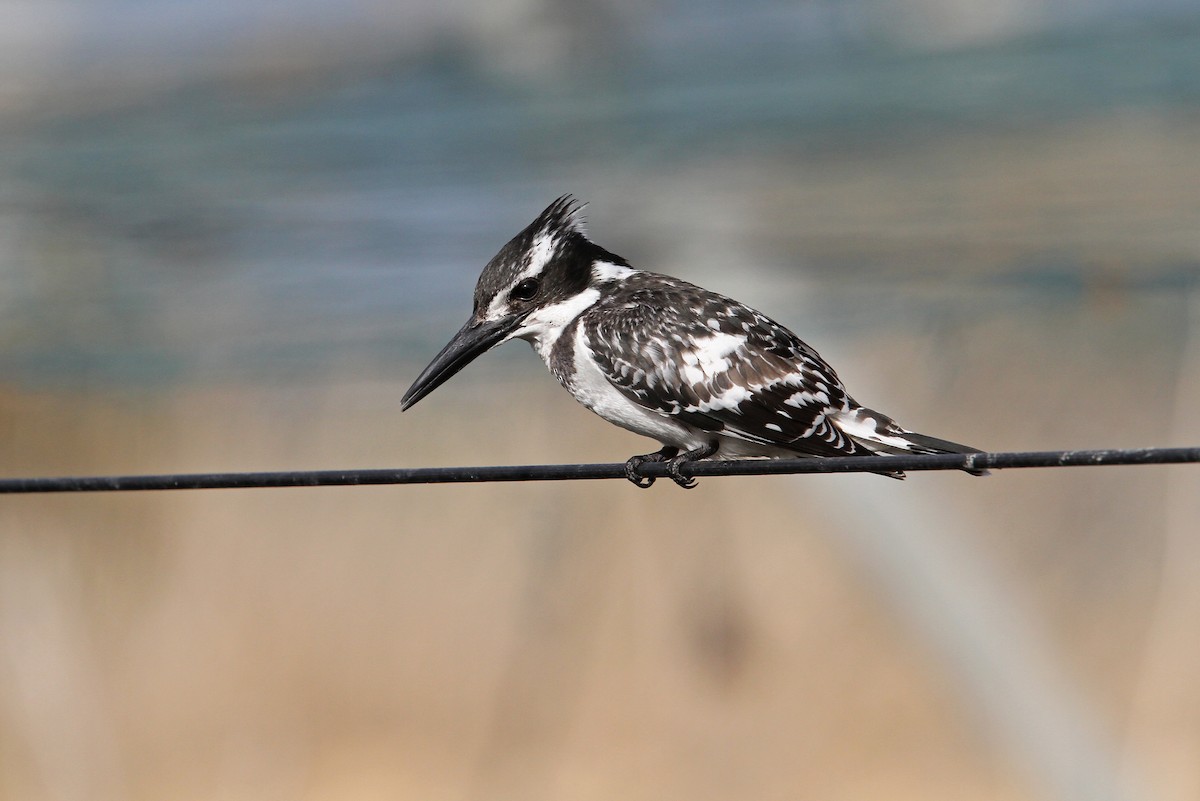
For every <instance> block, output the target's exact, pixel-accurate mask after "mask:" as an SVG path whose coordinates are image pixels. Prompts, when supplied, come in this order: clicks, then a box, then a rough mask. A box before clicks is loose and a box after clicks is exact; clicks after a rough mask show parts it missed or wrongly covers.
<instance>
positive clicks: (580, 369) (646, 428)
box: [564, 325, 707, 450]
mask: <svg viewBox="0 0 1200 801" xmlns="http://www.w3.org/2000/svg"><path fill="white" fill-rule="evenodd" d="M571 347H572V349H573V351H574V354H573V355H574V363H575V373H574V375H573V376H571V377H570V381H569V383H567V382H565V383H564V385H565V386H566V387H567V389H568V390H570V392H571V394H572V395H574V396H575V400H577V401H579V402H580V403H582V404H583V405H584V406H586V407H587V408H589V409H591V410H592V411H593V412H595V413H596V414H598V415H600V416H601V417H603V418H604V419H605V420H607V421H608V422H610V423H613V424H615V425H618V426H620V427H621V428H624V429H627V430H629V431H633V432H635V433H637V434H642V435H644V436H647V437H653V438H654V439H656V440H658V441H659V442H661V443H662V444H663V445H673V446H675V447H677V448H683V449H685V450H690V449H692V448H696V447H699V446H700V445H701V444H703V443H704V442H705V441H706V439H707V437H703V436H697V434H698V433H700V432H696V431H695V430H694V429H692V428H691V427H690V426H687V425H684V424H683V423H681V422H679V421H678V420H674V419H672V418H670V417H667V416H666V415H663V414H659V413H658V412H654V411H651V410H649V409H646V408H645V407H643V406H639V405H638V404H637V403H634V402H633V401H631V400H630V399H629V398H627V397H625V396H624V395H623V394H621V392H620V390H618V389H617V388H616V387H614V386H613V385H612V384H610V383H609V381H608V378H606V377H605V375H604V373H603V372H602V371H601V370H600V368H599V367H597V366H596V363H595V361H593V360H592V359H591V358H590V352H591V348H590V347H589V346H588V340H587V331H586V330H585V329H584V327H583V326H582V325H580V326H578V327H577V328H576V329H575V336H574V338H573V341H572V343H571Z"/></svg>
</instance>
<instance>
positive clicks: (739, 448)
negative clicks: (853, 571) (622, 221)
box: [402, 195, 982, 488]
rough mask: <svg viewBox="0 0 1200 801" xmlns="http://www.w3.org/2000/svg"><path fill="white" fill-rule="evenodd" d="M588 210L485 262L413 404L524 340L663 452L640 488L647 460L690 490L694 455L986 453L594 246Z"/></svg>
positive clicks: (585, 399)
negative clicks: (908, 422)
mask: <svg viewBox="0 0 1200 801" xmlns="http://www.w3.org/2000/svg"><path fill="white" fill-rule="evenodd" d="M581 208H582V207H581V204H579V203H578V202H577V201H576V200H575V199H574V198H572V197H571V196H570V195H564V196H562V197H560V198H558V199H557V200H555V201H554V202H553V203H551V204H550V205H549V206H548V207H547V208H546V210H545V211H543V212H542V213H541V214H540V215H538V217H537V219H536V220H534V221H533V222H532V223H530V224H529V226H528V227H526V228H525V230H523V231H521V233H519V234H517V235H516V236H515V237H513V239H512V240H511V241H510V242H509V243H508V244H507V245H505V246H504V247H503V248H501V249H500V252H499V253H497V254H496V256H495V258H493V259H492V260H491V261H490V262H488V264H487V266H486V267H484V268H483V273H482V274H481V275H480V276H479V282H478V283H477V284H476V286H475V304H474V308H473V310H472V313H471V317H470V319H469V320H467V323H466V325H464V326H463V327H462V328H461V329H460V330H459V332H458V333H457V334H455V335H454V338H453V339H451V340H450V342H449V343H448V344H447V345H446V347H445V348H443V349H442V351H441V352H440V353H439V354H438V355H437V356H435V357H434V359H433V361H432V362H430V363H429V366H428V367H426V368H425V370H424V371H423V372H422V373H421V375H420V376H418V377H417V380H416V381H414V382H413V385H412V386H411V387H409V389H408V392H406V393H405V394H404V398H403V400H402V406H403V408H404V409H407V408H409V407H410V406H412V405H413V404H415V403H416V402H417V401H419V400H421V398H424V397H425V396H426V395H428V394H429V393H430V392H432V391H433V390H434V389H436V388H437V387H438V386H440V385H441V384H442V383H443V382H445V381H446V380H447V379H449V378H450V377H451V376H453V375H454V374H455V373H457V372H458V371H459V370H461V369H462V368H463V367H465V366H466V365H467V364H469V363H470V362H471V361H472V360H473V359H475V357H477V356H479V355H481V354H483V353H485V352H486V351H488V350H490V349H492V348H493V347H495V346H496V345H499V344H500V343H502V342H507V341H508V340H510V339H524V340H526V341H528V342H529V343H530V344H532V345H533V348H534V350H536V351H537V352H538V355H539V356H541V357H542V361H544V362H545V363H546V366H547V367H548V368H549V369H550V372H551V373H553V374H554V377H555V378H557V379H558V380H559V382H560V383H561V384H562V385H563V386H564V387H566V389H567V391H568V392H570V393H571V394H572V395H574V396H575V399H576V400H578V401H579V402H580V403H582V404H583V405H584V406H586V407H587V408H589V409H591V410H592V411H593V412H595V413H596V414H598V415H600V416H601V417H603V418H604V419H605V420H608V421H609V422H610V423H615V424H616V425H618V426H621V427H622V428H626V429H628V430H630V431H633V432H636V433H638V434H643V435H645V436H647V437H652V438H654V439H656V440H658V442H659V443H661V444H662V446H663V447H662V448H661V449H660V450H658V451H655V452H654V453H650V454H646V455H644V456H634V457H632V458H630V459H629V460H628V461H627V462H626V463H625V474H626V476H627V477H628V478H629V480H630V481H632V482H633V483H634V484H636V485H637V486H639V487H648V486H650V485H651V484H653V483H654V479H653V478H652V477H649V476H642V475H640V474H639V473H638V468H639V467H640V465H642V464H643V463H644V462H663V461H665V462H667V466H668V470H667V472H668V475H669V476H671V478H672V479H674V480H675V482H676V483H677V484H679V485H680V486H681V487H685V488H690V487H692V486H694V485H695V479H693V478H691V477H687V476H683V475H681V474H680V470H679V469H680V466H681V465H683V464H684V463H686V462H690V461H694V460H697V459H708V458H718V459H742V458H752V457H796V456H816V457H828V456H855V455H869V454H903V453H978V452H979V451H977V450H976V449H975V448H970V447H967V446H966V445H959V444H957V443H954V442H947V441H946V440H943V439H937V438H935V437H930V436H926V435H925V434H917V433H915V432H913V431H908V430H907V429H904V428H901V427H900V426H899V425H897V424H896V422H895V421H894V420H892V419H891V418H890V417H887V416H886V415H883V414H880V413H879V412H876V411H873V410H871V409H868V408H866V407H864V406H860V405H859V404H858V403H857V402H856V401H855V400H854V399H853V398H851V397H850V395H848V394H847V393H846V390H845V388H844V387H843V386H842V382H841V381H840V380H839V379H838V377H837V373H835V372H834V370H833V368H832V367H830V366H829V364H827V363H826V362H825V360H824V359H822V358H821V357H820V356H819V355H818V354H817V352H816V351H815V350H813V349H812V348H811V347H809V346H808V345H807V344H805V343H804V342H802V341H801V340H800V339H799V337H797V336H796V335H795V334H793V333H792V332H791V331H789V330H788V329H786V328H784V327H783V326H782V325H780V324H779V323H777V322H775V321H774V320H772V319H770V318H769V317H767V316H766V315H764V314H762V313H761V312H757V311H755V310H754V309H751V308H750V307H749V306H746V305H744V304H742V303H739V302H737V301H736V300H732V299H731V298H727V297H724V296H722V295H718V294H717V293H715V292H709V291H708V290H707V289H702V288H700V287H698V286H695V285H694V284H689V283H688V282H686V281H681V280H679V279H678V278H672V277H670V276H667V275H659V274H657V273H652V272H647V271H644V270H638V269H635V268H634V267H632V266H630V264H629V262H627V261H625V260H624V259H623V258H621V257H620V256H617V255H615V254H613V253H610V252H609V251H607V250H605V249H604V248H602V247H600V246H599V245H597V244H595V243H594V242H592V241H591V240H589V239H588V238H587V236H586V234H585V232H584V226H583V220H582V217H581V215H580V211H581ZM970 472H976V473H981V472H982V471H970ZM884 475H890V476H893V477H895V478H903V477H904V474H903V473H901V472H899V471H892V472H886V473H884Z"/></svg>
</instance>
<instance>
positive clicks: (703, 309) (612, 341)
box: [583, 273, 866, 456]
mask: <svg viewBox="0 0 1200 801" xmlns="http://www.w3.org/2000/svg"><path fill="white" fill-rule="evenodd" d="M583 324H584V325H585V326H586V334H587V337H588V341H589V343H590V345H591V347H592V349H593V350H594V354H595V358H596V361H597V363H598V365H599V367H600V369H601V370H602V371H603V372H604V373H605V374H606V376H607V378H608V380H609V381H610V382H611V383H612V384H613V385H614V386H615V387H617V389H618V390H620V392H622V393H623V394H624V395H625V396H626V397H628V398H630V399H631V400H633V401H634V402H636V403H638V404H640V405H641V406H643V407H645V408H647V409H653V410H655V411H657V412H660V413H662V414H665V415H669V416H673V417H676V418H678V419H680V420H682V421H683V422H686V423H688V424H690V425H692V426H695V427H697V428H700V429H703V430H707V431H719V432H721V433H722V434H723V435H725V436H731V437H737V438H740V439H743V440H747V441H749V442H754V443H758V444H762V445H767V446H772V447H778V448H782V449H785V450H790V451H794V452H796V453H801V454H807V455H812V456H849V455H853V454H861V453H865V452H866V451H864V450H863V449H862V447H861V446H859V445H857V444H856V443H855V442H854V441H853V440H852V439H850V438H849V437H847V436H845V435H844V434H843V433H842V432H841V430H840V429H839V428H838V427H837V426H835V425H834V424H833V421H832V419H831V416H832V415H834V414H836V413H838V412H841V411H844V410H846V409H847V408H849V401H848V398H847V396H846V392H845V390H844V389H843V388H842V385H841V382H840V381H839V380H838V377H837V374H836V373H835V372H834V371H833V368H831V367H830V366H829V365H828V364H826V363H825V361H824V360H823V359H822V358H821V357H820V356H819V355H818V354H817V352H816V351H814V350H813V349H812V348H810V347H809V346H808V345H806V344H805V343H804V342H802V341H801V340H800V339H799V338H797V337H796V336H795V334H793V333H791V332H790V331H788V330H787V329H786V328H783V327H782V326H780V325H779V324H777V323H775V322H774V321H772V320H770V319H769V318H767V317H766V316H764V315H762V314H760V313H758V312H756V311H754V310H753V309H751V308H749V307H747V306H745V305H743V304H741V303H738V302H737V301H734V300H731V299H729V298H726V297H723V296H721V295H717V294H715V293H713V292H709V291H707V290H705V289H702V288H700V287H697V286H694V285H692V284H689V283H687V282H684V281H679V280H676V279H673V278H668V277H666V276H658V275H653V274H648V273H647V274H642V275H639V276H638V279H637V280H631V281H628V282H626V286H625V287H623V288H622V289H621V290H620V291H618V292H616V293H614V294H613V295H612V296H610V297H609V298H607V299H606V300H605V301H604V302H603V303H602V304H600V305H598V306H597V307H595V308H593V309H592V310H591V311H590V312H589V313H588V314H587V315H585V319H584V321H583Z"/></svg>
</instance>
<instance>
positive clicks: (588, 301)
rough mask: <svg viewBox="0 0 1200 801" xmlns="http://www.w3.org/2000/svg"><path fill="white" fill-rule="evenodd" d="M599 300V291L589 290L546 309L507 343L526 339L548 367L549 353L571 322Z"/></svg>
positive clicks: (522, 325)
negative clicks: (512, 340)
mask: <svg viewBox="0 0 1200 801" xmlns="http://www.w3.org/2000/svg"><path fill="white" fill-rule="evenodd" d="M599 298H600V290H598V289H595V288H594V287H588V288H587V289H585V290H583V291H582V292H580V293H578V294H576V295H572V296H571V297H569V298H565V299H563V300H560V301H558V302H557V303H553V304H551V305H549V306H543V307H542V308H540V309H538V310H536V311H535V312H533V313H532V314H530V315H529V316H528V317H526V318H525V322H524V323H522V324H521V327H520V328H518V329H517V330H516V331H513V332H512V333H511V334H509V335H508V339H524V340H525V341H527V342H530V343H532V344H533V347H534V349H535V350H536V351H537V352H538V355H539V356H541V357H542V361H544V362H546V363H547V364H549V361H550V351H551V349H553V347H554V343H555V342H557V341H558V338H559V336H561V335H562V332H563V329H565V328H566V327H567V326H568V325H570V323H571V321H572V320H574V319H575V318H576V317H578V316H579V315H581V314H583V312H584V311H585V310H586V309H587V308H588V307H589V306H591V305H592V304H593V303H595V302H596V301H597V300H599Z"/></svg>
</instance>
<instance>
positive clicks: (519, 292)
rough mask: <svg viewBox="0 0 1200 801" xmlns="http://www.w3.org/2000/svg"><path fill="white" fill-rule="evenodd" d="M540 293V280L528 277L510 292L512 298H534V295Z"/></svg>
mask: <svg viewBox="0 0 1200 801" xmlns="http://www.w3.org/2000/svg"><path fill="white" fill-rule="evenodd" d="M537 293H538V281H537V279H536V278H526V279H525V280H524V281H522V282H521V283H519V284H517V285H516V286H514V287H513V288H512V291H511V292H509V293H508V296H509V297H510V298H516V299H517V300H533V297H534V295H536V294H537Z"/></svg>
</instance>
